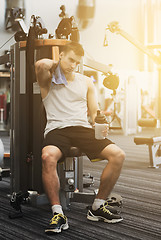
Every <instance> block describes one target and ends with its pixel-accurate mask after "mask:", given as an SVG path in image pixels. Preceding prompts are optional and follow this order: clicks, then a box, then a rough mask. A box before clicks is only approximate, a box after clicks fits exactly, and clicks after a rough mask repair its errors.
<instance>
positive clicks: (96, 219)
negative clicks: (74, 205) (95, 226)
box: [87, 213, 123, 223]
mask: <svg viewBox="0 0 161 240" xmlns="http://www.w3.org/2000/svg"><path fill="white" fill-rule="evenodd" d="M91 214H92V213H91ZM87 219H88V220H90V221H94V222H98V221H103V222H107V223H118V222H121V221H122V220H123V218H119V219H111V220H110V219H107V218H104V217H102V216H94V215H93V214H92V216H89V215H87Z"/></svg>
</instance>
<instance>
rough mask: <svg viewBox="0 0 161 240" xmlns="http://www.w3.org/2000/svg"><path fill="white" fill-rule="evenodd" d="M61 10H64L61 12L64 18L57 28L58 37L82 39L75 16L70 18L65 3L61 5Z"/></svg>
mask: <svg viewBox="0 0 161 240" xmlns="http://www.w3.org/2000/svg"><path fill="white" fill-rule="evenodd" d="M60 10H61V11H62V12H61V13H60V14H59V17H61V18H62V20H61V21H60V23H59V25H58V27H57V29H56V30H55V33H56V38H58V39H68V40H71V41H73V42H79V39H80V36H79V31H78V28H77V26H76V22H75V19H74V17H73V16H71V17H70V18H68V17H67V15H66V13H65V6H64V5H62V6H61V7H60Z"/></svg>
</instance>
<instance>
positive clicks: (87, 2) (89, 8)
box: [77, 0, 95, 30]
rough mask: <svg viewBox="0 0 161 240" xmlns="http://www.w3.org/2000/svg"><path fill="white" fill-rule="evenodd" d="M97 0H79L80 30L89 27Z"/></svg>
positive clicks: (78, 16)
mask: <svg viewBox="0 0 161 240" xmlns="http://www.w3.org/2000/svg"><path fill="white" fill-rule="evenodd" d="M94 15H95V0H79V4H78V7H77V18H78V26H79V30H84V29H86V28H88V27H89V26H90V25H91V24H92V22H93V19H94Z"/></svg>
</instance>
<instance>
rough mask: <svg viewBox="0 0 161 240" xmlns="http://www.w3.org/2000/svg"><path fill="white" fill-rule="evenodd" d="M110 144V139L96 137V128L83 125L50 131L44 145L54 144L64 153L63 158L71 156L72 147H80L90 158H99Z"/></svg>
mask: <svg viewBox="0 0 161 240" xmlns="http://www.w3.org/2000/svg"><path fill="white" fill-rule="evenodd" d="M109 144H114V143H113V142H112V141H111V140H109V139H101V140H97V139H95V133H94V129H92V128H86V127H81V126H73V127H65V128H61V129H54V130H52V131H50V132H49V133H48V134H47V135H46V137H45V139H44V142H43V147H45V146H48V145H54V146H56V147H58V148H59V149H60V150H61V152H62V153H63V158H64V157H67V156H69V150H70V147H71V146H72V147H78V148H79V149H80V150H81V151H82V152H83V153H85V154H86V155H87V156H88V158H89V159H90V160H92V159H96V158H98V156H99V154H100V153H101V151H102V150H103V149H104V148H105V147H106V146H108V145H109Z"/></svg>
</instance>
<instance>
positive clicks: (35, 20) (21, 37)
mask: <svg viewBox="0 0 161 240" xmlns="http://www.w3.org/2000/svg"><path fill="white" fill-rule="evenodd" d="M18 23H19V25H20V27H21V31H18V32H16V33H15V36H14V37H15V41H16V42H19V41H25V40H27V36H28V30H27V28H26V25H25V23H24V21H23V20H22V19H21V20H19V21H18ZM31 25H32V26H33V29H34V34H35V39H39V38H41V37H42V35H43V34H46V33H47V29H46V28H45V25H44V23H43V21H42V19H41V17H39V16H35V15H32V16H31Z"/></svg>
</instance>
